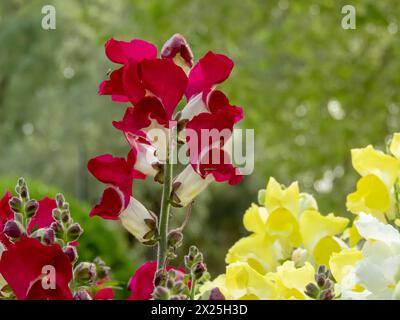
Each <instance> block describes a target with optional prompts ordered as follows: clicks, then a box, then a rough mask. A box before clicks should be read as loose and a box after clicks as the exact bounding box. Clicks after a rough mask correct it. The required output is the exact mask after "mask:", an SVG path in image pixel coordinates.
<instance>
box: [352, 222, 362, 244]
mask: <svg viewBox="0 0 400 320" xmlns="http://www.w3.org/2000/svg"><path fill="white" fill-rule="evenodd" d="M355 220H356V219H355ZM361 239H362V237H361V235H360V234H359V233H358V230H357V227H356V225H355V224H354V223H353V224H352V225H351V227H350V228H349V246H350V247H354V246H355V245H357V243H358V242H359V241H360V240H361Z"/></svg>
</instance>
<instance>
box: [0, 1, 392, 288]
mask: <svg viewBox="0 0 400 320" xmlns="http://www.w3.org/2000/svg"><path fill="white" fill-rule="evenodd" d="M47 4H51V5H54V6H55V8H56V14H57V29H56V30H43V29H42V28H41V20H42V18H43V15H42V14H41V8H42V6H44V5H47ZM345 4H349V3H348V1H340V0H324V1H306V0H304V1H299V0H297V1H289V0H280V1H267V0H253V1H243V0H219V1H215V0H214V1H204V0H203V1H189V0H186V1H184V0H162V1H151V0H113V1H107V0H96V1H94V0H92V1H90V0H86V1H85V0H69V1H65V0H64V1H62V0H45V1H39V0H37V1H36V0H30V1H27V0H6V1H1V3H0V44H1V48H0V192H1V193H3V192H4V191H5V190H6V189H12V188H13V186H14V184H15V181H16V178H17V177H19V176H24V177H25V178H26V179H27V180H28V182H30V184H31V188H32V189H33V190H34V192H33V193H34V195H35V196H36V197H42V196H44V195H45V194H49V195H50V196H54V195H55V193H56V192H58V191H62V192H65V193H66V195H67V197H68V200H69V201H70V202H71V203H73V204H74V205H73V210H74V211H75V212H73V215H74V217H75V219H76V220H78V221H80V222H81V223H82V224H83V227H84V228H85V230H86V232H85V234H84V235H83V237H82V239H81V241H80V242H81V247H80V255H81V257H82V258H88V259H89V258H92V257H94V256H95V255H97V254H100V255H101V256H102V257H103V259H104V260H105V261H106V262H107V263H109V264H110V265H111V266H112V267H113V270H114V276H115V277H116V278H118V280H121V281H123V282H127V281H128V279H129V276H130V275H131V274H132V273H133V272H134V270H135V268H136V267H137V266H138V265H139V264H141V263H142V262H143V261H144V260H147V259H152V258H153V257H154V251H153V249H149V248H143V247H142V246H140V245H138V244H137V243H136V242H135V241H134V240H133V239H132V238H131V237H130V236H128V234H127V233H125V232H124V231H123V230H122V228H121V227H120V226H119V224H118V222H113V221H103V220H100V219H97V218H94V219H89V218H88V212H89V209H90V206H91V205H92V204H93V203H94V202H95V201H96V200H97V198H98V196H99V195H100V192H101V188H102V187H103V186H102V185H101V184H100V183H97V182H96V181H95V180H94V179H92V178H91V177H89V175H88V172H87V169H86V163H87V160H88V159H89V158H91V157H93V156H95V155H98V154H103V153H110V152H111V153H114V154H116V155H120V156H124V155H126V153H127V151H128V146H127V144H126V142H125V140H124V138H123V137H122V135H121V134H120V133H119V132H117V131H116V130H115V129H113V128H112V126H111V119H120V118H121V117H122V115H123V113H124V109H125V108H124V106H123V105H121V104H117V103H112V102H111V101H110V99H109V97H101V96H98V95H97V88H98V84H99V82H100V81H101V80H103V79H105V78H106V72H107V71H108V70H109V69H110V68H114V67H115V66H113V65H112V64H111V63H110V62H109V61H108V60H107V59H106V57H105V56H104V49H103V45H104V43H105V41H106V40H107V39H108V38H110V37H115V38H117V39H121V40H130V39H132V38H142V39H145V40H148V41H150V42H153V43H155V44H156V45H157V46H158V47H159V48H160V47H161V46H162V44H163V43H164V42H165V41H166V40H167V39H168V38H169V37H170V36H171V35H172V34H174V33H175V32H180V33H182V34H183V35H184V36H185V37H186V38H187V40H188V41H189V43H190V45H191V47H192V49H193V52H194V54H195V59H199V58H200V57H201V56H202V55H203V54H205V53H206V52H207V51H208V50H213V51H215V52H219V53H224V54H226V55H228V56H230V57H231V58H232V59H233V60H234V61H235V63H236V67H235V69H234V71H233V73H232V75H231V77H230V78H229V80H228V81H226V82H225V83H224V84H223V85H222V86H221V88H222V89H223V90H224V91H225V92H226V93H227V95H228V96H229V97H230V99H231V102H232V103H234V104H237V105H241V106H243V107H244V109H245V115H246V117H245V120H244V121H243V123H242V127H243V128H254V129H255V137H256V167H255V172H254V173H253V174H252V175H251V176H248V177H247V178H246V179H245V181H244V182H243V183H242V184H241V185H238V186H235V187H229V186H227V185H224V184H220V185H213V186H211V187H210V188H209V189H208V190H207V191H205V192H204V193H203V194H202V195H201V196H200V197H199V198H198V200H197V202H196V204H195V207H194V212H193V217H192V221H191V222H190V225H189V226H188V228H187V230H186V236H185V243H186V244H187V245H188V244H192V243H196V244H197V245H198V246H199V247H200V249H202V250H203V252H204V254H205V257H206V261H207V262H208V266H209V268H210V270H211V272H212V274H213V275H216V274H218V273H219V272H222V271H223V269H224V261H223V260H224V255H225V253H226V251H227V249H228V248H229V247H230V246H231V245H232V244H233V243H234V241H235V240H237V239H238V238H239V237H240V236H241V235H242V234H245V231H244V229H243V227H242V221H241V217H242V214H243V212H244V210H245V209H246V208H247V207H248V206H249V205H250V203H251V202H253V201H256V199H257V190H258V189H260V188H263V187H265V184H266V181H267V178H268V177H269V176H274V177H275V178H277V179H278V180H279V181H280V182H282V183H285V184H288V183H290V182H291V181H293V180H299V182H300V183H301V186H302V189H303V190H304V191H308V192H312V193H313V194H314V195H315V196H316V198H317V199H318V202H319V205H320V209H321V211H322V212H323V213H327V212H331V211H334V212H335V213H337V214H339V215H346V214H347V213H346V210H345V197H346V195H347V194H348V193H349V192H350V191H352V190H353V189H354V185H355V181H356V174H355V173H354V171H353V170H352V168H351V162H350V152H349V151H350V149H351V148H353V147H362V146H365V145H367V144H369V143H371V144H374V145H375V146H377V147H379V148H382V149H383V148H384V147H385V140H386V139H387V138H388V137H389V135H390V134H391V133H392V132H395V131H399V130H400V118H399V111H400V109H399V108H400V105H399V103H400V101H399V90H398V89H399V85H400V59H399V58H400V41H399V32H398V28H399V25H398V23H399V18H400V2H399V1H398V0H386V1H375V0H363V1H361V0H358V1H353V2H352V3H351V4H353V5H354V6H355V7H356V10H357V20H356V23H357V29H356V30H344V29H342V27H341V19H342V17H343V15H342V14H341V8H342V6H343V5H345ZM48 186H51V187H48ZM134 194H135V196H136V197H137V198H138V199H139V200H141V201H143V202H144V203H145V204H146V205H147V206H148V208H150V209H152V210H153V211H157V210H158V206H159V201H160V188H159V186H155V185H154V183H152V181H146V182H138V183H136V184H135V185H134ZM174 216H175V217H176V219H174V221H175V223H179V222H180V221H181V220H182V218H183V213H182V210H178V211H176V213H175V215H174ZM185 250H186V247H184V248H182V252H181V259H182V254H183V252H184V251H185ZM174 263H175V264H176V265H178V264H180V263H181V260H177V261H174Z"/></svg>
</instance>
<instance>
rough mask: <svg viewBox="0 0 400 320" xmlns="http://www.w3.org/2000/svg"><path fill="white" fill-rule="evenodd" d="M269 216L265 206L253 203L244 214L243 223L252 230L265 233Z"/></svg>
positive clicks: (247, 228)
mask: <svg viewBox="0 0 400 320" xmlns="http://www.w3.org/2000/svg"><path fill="white" fill-rule="evenodd" d="M267 216H268V213H267V210H266V209H265V208H264V207H259V206H257V205H256V204H254V203H253V204H252V205H251V207H250V208H249V209H247V211H246V212H245V214H244V216H243V225H244V227H245V228H246V230H248V231H250V232H255V233H263V232H265V221H266V220H267Z"/></svg>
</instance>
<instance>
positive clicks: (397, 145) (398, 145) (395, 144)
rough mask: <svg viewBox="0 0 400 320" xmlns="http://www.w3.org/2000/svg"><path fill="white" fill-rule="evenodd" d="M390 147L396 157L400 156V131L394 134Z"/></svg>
mask: <svg viewBox="0 0 400 320" xmlns="http://www.w3.org/2000/svg"><path fill="white" fill-rule="evenodd" d="M389 149H390V152H391V153H392V154H393V155H394V156H395V157H396V158H400V133H395V134H394V135H393V138H392V141H391V143H390V147H389Z"/></svg>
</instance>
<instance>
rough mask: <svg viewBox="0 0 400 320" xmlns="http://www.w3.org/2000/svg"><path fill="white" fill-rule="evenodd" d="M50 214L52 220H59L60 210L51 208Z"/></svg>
mask: <svg viewBox="0 0 400 320" xmlns="http://www.w3.org/2000/svg"><path fill="white" fill-rule="evenodd" d="M52 215H53V218H54V220H57V221H60V220H61V210H60V209H57V208H56V209H53V211H52Z"/></svg>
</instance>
